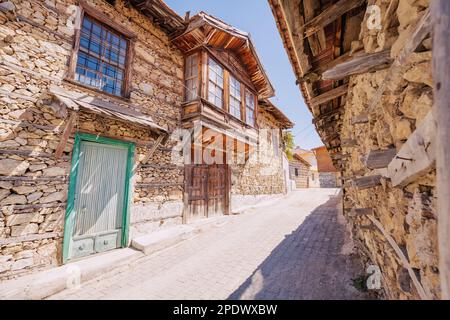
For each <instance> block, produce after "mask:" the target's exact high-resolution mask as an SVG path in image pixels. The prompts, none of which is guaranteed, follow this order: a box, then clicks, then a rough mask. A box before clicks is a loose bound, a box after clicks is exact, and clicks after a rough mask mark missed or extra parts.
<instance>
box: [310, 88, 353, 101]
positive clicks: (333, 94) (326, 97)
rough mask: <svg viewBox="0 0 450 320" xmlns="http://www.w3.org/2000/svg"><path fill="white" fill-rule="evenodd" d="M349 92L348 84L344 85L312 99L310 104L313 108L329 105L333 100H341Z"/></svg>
mask: <svg viewBox="0 0 450 320" xmlns="http://www.w3.org/2000/svg"><path fill="white" fill-rule="evenodd" d="M347 92H348V84H344V85H342V86H339V87H337V88H334V89H332V90H330V91H327V92H325V93H323V94H321V95H319V96H317V97H314V98H312V99H311V101H310V103H311V106H312V107H315V106H318V105H321V104H324V103H327V102H328V101H331V100H333V99H336V98H339V97H341V96H343V95H344V94H347Z"/></svg>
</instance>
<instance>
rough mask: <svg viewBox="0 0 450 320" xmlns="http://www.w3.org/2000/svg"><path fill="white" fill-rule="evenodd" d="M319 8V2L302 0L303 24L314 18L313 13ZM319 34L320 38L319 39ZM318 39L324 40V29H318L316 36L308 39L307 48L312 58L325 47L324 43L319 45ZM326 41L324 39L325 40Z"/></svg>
mask: <svg viewBox="0 0 450 320" xmlns="http://www.w3.org/2000/svg"><path fill="white" fill-rule="evenodd" d="M319 8H320V2H317V0H304V1H303V12H304V17H305V22H308V21H310V20H311V19H313V18H314V14H315V11H316V10H317V9H319ZM319 34H320V37H319ZM319 38H320V39H322V40H323V38H325V32H324V29H323V28H322V29H320V30H319V31H318V34H317V35H315V34H313V35H311V36H310V37H308V42H309V47H310V48H311V53H312V55H313V56H317V55H318V54H319V53H320V52H321V51H322V50H324V49H325V47H326V41H325V42H324V43H322V44H321V42H320V41H319ZM325 40H326V38H325Z"/></svg>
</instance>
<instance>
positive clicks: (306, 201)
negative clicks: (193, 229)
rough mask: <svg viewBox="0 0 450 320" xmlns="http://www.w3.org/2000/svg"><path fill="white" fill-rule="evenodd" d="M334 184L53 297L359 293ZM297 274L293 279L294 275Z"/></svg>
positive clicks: (305, 296)
mask: <svg viewBox="0 0 450 320" xmlns="http://www.w3.org/2000/svg"><path fill="white" fill-rule="evenodd" d="M338 194H339V190H338V189H305V190H298V191H295V192H293V193H291V194H290V195H289V196H287V197H286V198H284V199H282V200H279V201H277V202H276V203H272V204H271V205H268V206H265V207H259V208H253V209H249V210H247V211H246V212H245V213H243V214H241V215H235V216H230V217H227V218H226V220H224V222H223V223H222V224H221V225H220V226H218V227H215V228H213V229H210V230H205V231H204V232H201V233H199V234H198V235H197V236H195V237H194V238H191V239H189V240H187V241H184V242H181V243H180V244H178V245H176V246H174V247H171V248H168V249H165V250H164V251H160V252H157V253H155V254H153V255H150V256H147V257H144V258H142V259H141V260H138V261H136V262H135V263H133V265H131V266H129V267H128V268H127V269H126V270H121V272H119V273H116V274H113V275H104V276H102V278H100V279H94V280H91V281H89V282H87V283H83V284H82V285H81V287H79V288H78V289H68V290H65V291H63V292H60V293H59V294H56V295H54V296H52V297H49V298H50V299H364V298H365V295H364V294H363V293H361V292H359V291H358V290H356V289H355V288H354V287H353V285H352V279H354V278H357V277H358V276H359V275H361V274H363V273H364V271H363V270H362V267H361V266H359V265H358V264H357V262H356V261H358V259H356V257H353V254H352V253H351V248H352V245H351V243H349V235H348V234H346V231H345V226H344V224H343V221H342V219H343V217H342V215H341V214H342V213H341V210H340V208H341V203H340V200H339V199H340V198H339V197H338ZM294 279H295V281H293V280H294Z"/></svg>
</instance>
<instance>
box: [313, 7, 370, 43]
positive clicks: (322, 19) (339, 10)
mask: <svg viewBox="0 0 450 320" xmlns="http://www.w3.org/2000/svg"><path fill="white" fill-rule="evenodd" d="M365 3H366V0H340V1H338V2H337V3H335V4H333V5H331V6H329V7H328V8H327V9H325V10H323V11H322V12H321V13H320V14H319V15H318V16H316V17H314V18H313V19H312V20H310V21H308V22H307V23H305V36H306V37H310V36H311V35H313V34H315V33H316V32H318V31H319V30H320V29H322V28H324V27H326V26H327V25H329V24H330V23H332V22H333V21H335V20H336V19H338V18H339V17H341V16H342V15H343V14H345V13H347V12H349V11H350V10H352V9H354V8H357V7H360V6H362V5H363V4H365Z"/></svg>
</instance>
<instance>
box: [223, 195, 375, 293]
mask: <svg viewBox="0 0 450 320" xmlns="http://www.w3.org/2000/svg"><path fill="white" fill-rule="evenodd" d="M339 205H340V196H339V195H338V196H331V197H330V199H329V200H328V201H327V202H326V203H324V204H323V205H321V206H319V207H317V208H316V209H315V210H314V211H313V212H312V213H311V214H310V215H309V216H308V217H307V218H306V219H305V221H304V222H303V223H302V224H301V225H300V226H299V227H298V228H297V229H296V230H295V231H293V232H292V233H291V234H289V235H286V236H285V239H284V240H283V241H282V242H281V243H280V244H279V245H278V246H277V247H276V248H275V249H274V250H273V251H272V252H271V254H270V256H268V257H267V258H266V259H265V260H264V261H263V263H262V264H261V265H260V266H259V267H258V268H257V269H256V270H255V272H254V273H253V274H252V275H251V276H250V277H249V278H248V279H247V280H246V281H245V282H244V283H243V284H242V285H241V286H240V287H239V288H238V289H237V290H236V291H235V292H233V293H232V294H231V295H230V296H229V297H228V299H230V300H238V299H257V300H258V299H260V300H265V299H287V300H303V299H305V300H306V299H367V298H368V296H367V295H366V294H364V293H362V292H360V291H358V290H356V289H355V288H354V287H353V282H352V279H354V278H357V277H358V276H360V275H361V274H362V273H363V269H362V265H360V263H359V259H358V257H357V256H356V255H355V254H353V253H351V254H343V253H342V252H341V251H342V248H343V246H344V244H345V243H346V230H345V226H344V225H343V224H341V223H340V221H342V219H340V218H339V215H341V211H340V210H339ZM261 236H262V237H263V236H264V235H261Z"/></svg>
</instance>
